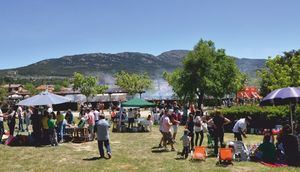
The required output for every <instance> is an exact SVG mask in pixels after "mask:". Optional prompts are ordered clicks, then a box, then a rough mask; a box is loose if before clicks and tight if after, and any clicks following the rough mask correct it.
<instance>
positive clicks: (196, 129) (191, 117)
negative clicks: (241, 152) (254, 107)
mask: <svg viewBox="0 0 300 172" xmlns="http://www.w3.org/2000/svg"><path fill="white" fill-rule="evenodd" d="M173 105H174V106H172V104H171V105H170V104H169V105H168V106H163V107H162V109H161V110H160V111H161V114H160V118H159V131H160V133H161V134H162V138H161V140H160V143H159V147H160V148H163V149H165V150H169V149H168V148H167V145H170V147H171V151H175V147H174V143H176V133H177V128H178V125H179V124H180V123H181V121H180V120H179V119H182V116H181V115H182V113H180V110H178V109H180V108H178V105H177V103H176V102H175V103H174V104H173ZM174 107H175V108H174ZM194 107H195V106H194V105H191V106H190V107H189V109H188V112H189V113H188V117H187V121H186V123H185V124H184V127H185V130H184V134H183V136H182V137H181V138H180V140H181V141H182V145H183V149H182V151H181V156H182V157H183V158H187V157H188V154H189V153H191V152H192V151H193V150H194V148H195V146H201V145H203V138H204V136H205V135H206V136H207V141H208V146H209V145H210V143H209V141H210V140H212V141H213V143H212V145H213V146H212V147H213V154H212V155H215V156H217V155H218V151H219V148H220V147H226V146H228V143H227V144H226V143H224V126H225V125H227V124H229V123H234V125H232V126H233V128H232V132H233V140H235V142H240V143H242V144H243V138H247V135H246V133H247V126H249V125H250V122H251V121H252V119H251V117H250V116H246V117H245V118H241V119H239V120H237V121H230V120H229V119H227V118H226V117H224V116H223V115H222V113H221V112H220V111H219V110H215V111H214V112H212V113H211V114H210V115H208V114H207V113H203V111H202V110H201V109H195V108H194ZM178 112H179V113H178ZM174 126H175V127H174ZM267 131H268V132H264V139H263V141H262V143H261V144H260V145H258V146H257V148H256V150H255V156H254V157H255V158H254V159H256V160H259V161H264V162H271V163H283V164H288V165H292V166H297V165H300V164H299V163H300V126H298V128H297V129H296V131H295V133H294V134H293V133H292V132H291V127H290V126H289V125H286V126H284V127H283V129H282V130H281V132H280V134H278V136H277V138H276V140H277V142H276V143H275V139H274V135H273V133H272V130H267ZM247 154H248V156H249V159H250V152H247ZM246 159H247V158H246Z"/></svg>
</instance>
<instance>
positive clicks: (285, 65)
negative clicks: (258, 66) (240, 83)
mask: <svg viewBox="0 0 300 172" xmlns="http://www.w3.org/2000/svg"><path fill="white" fill-rule="evenodd" d="M258 75H259V76H260V77H261V83H260V86H261V94H262V95H263V96H265V95H267V94H268V93H269V92H271V91H273V90H275V89H278V88H283V87H299V86H300V50H297V51H295V50H292V51H290V52H284V55H282V56H279V55H277V56H275V57H274V58H271V57H269V58H268V60H267V61H266V64H265V68H264V69H262V70H261V71H259V72H258Z"/></svg>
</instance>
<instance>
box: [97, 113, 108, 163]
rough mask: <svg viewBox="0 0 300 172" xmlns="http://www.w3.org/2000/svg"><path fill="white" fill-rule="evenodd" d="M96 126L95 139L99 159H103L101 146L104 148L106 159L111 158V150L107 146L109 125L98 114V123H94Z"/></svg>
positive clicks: (102, 115) (102, 116) (101, 115)
mask: <svg viewBox="0 0 300 172" xmlns="http://www.w3.org/2000/svg"><path fill="white" fill-rule="evenodd" d="M96 126H97V139H98V149H99V153H100V158H104V149H103V144H104V146H105V148H106V152H107V155H108V158H111V149H110V145H109V127H110V126H109V124H108V122H107V121H106V120H105V117H104V114H100V116H99V121H97V123H96Z"/></svg>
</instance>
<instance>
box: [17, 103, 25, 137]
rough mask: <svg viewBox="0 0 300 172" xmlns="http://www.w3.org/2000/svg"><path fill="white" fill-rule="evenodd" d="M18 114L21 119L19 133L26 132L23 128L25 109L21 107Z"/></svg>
mask: <svg viewBox="0 0 300 172" xmlns="http://www.w3.org/2000/svg"><path fill="white" fill-rule="evenodd" d="M17 114H18V119H19V131H22V132H24V128H23V122H24V117H23V109H22V107H21V106H19V107H18V109H17Z"/></svg>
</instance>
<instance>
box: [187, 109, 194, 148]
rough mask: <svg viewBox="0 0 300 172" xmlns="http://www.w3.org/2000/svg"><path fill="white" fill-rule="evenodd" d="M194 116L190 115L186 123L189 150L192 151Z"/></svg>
mask: <svg viewBox="0 0 300 172" xmlns="http://www.w3.org/2000/svg"><path fill="white" fill-rule="evenodd" d="M194 125H195V123H194V115H193V114H192V113H190V114H189V118H188V121H187V123H186V129H188V130H189V135H188V136H189V137H190V138H191V149H192V150H194Z"/></svg>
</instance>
